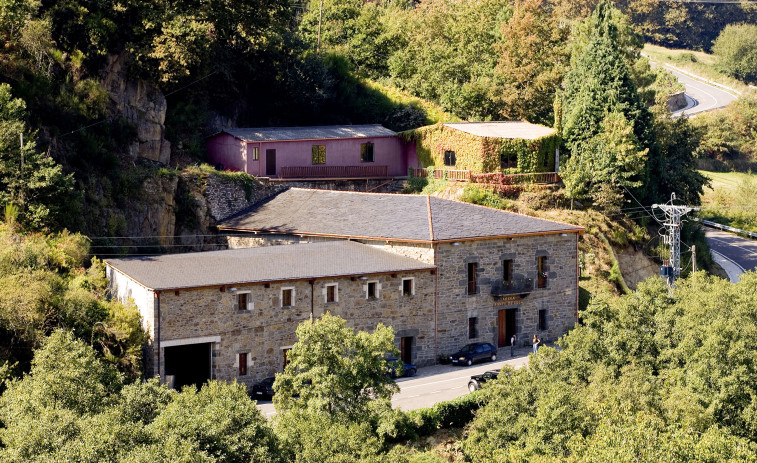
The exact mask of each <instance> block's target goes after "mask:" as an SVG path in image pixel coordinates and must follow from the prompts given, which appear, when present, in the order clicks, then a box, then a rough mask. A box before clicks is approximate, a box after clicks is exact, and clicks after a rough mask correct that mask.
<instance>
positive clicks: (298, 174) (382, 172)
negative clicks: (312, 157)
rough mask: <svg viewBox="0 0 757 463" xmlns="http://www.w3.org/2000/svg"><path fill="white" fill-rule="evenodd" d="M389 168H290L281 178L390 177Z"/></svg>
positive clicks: (283, 170)
mask: <svg viewBox="0 0 757 463" xmlns="http://www.w3.org/2000/svg"><path fill="white" fill-rule="evenodd" d="M388 174H389V167H388V166H297V167H294V166H288V167H282V168H281V175H280V176H281V178H365V177H388V176H389V175H388Z"/></svg>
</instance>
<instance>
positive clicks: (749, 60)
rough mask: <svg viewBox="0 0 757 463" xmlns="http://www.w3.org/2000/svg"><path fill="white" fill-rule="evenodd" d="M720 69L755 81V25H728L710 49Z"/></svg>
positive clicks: (756, 66) (756, 73)
mask: <svg viewBox="0 0 757 463" xmlns="http://www.w3.org/2000/svg"><path fill="white" fill-rule="evenodd" d="M712 51H713V52H714V53H715V55H716V56H717V57H718V65H719V66H720V68H721V69H722V70H723V71H724V72H726V73H728V74H730V75H732V76H734V77H736V78H737V79H744V80H750V81H754V80H756V79H757V25H754V24H729V25H728V26H726V27H725V29H723V31H722V32H721V33H720V35H719V36H718V38H717V39H715V43H714V45H713V47H712Z"/></svg>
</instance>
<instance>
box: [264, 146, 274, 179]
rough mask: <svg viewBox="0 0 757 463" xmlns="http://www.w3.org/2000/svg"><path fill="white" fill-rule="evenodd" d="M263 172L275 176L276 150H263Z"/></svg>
mask: <svg viewBox="0 0 757 463" xmlns="http://www.w3.org/2000/svg"><path fill="white" fill-rule="evenodd" d="M265 174H266V175H267V176H269V177H275V176H276V150H265Z"/></svg>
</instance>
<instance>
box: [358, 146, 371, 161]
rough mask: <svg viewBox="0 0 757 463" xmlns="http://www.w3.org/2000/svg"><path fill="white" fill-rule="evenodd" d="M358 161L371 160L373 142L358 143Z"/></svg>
mask: <svg viewBox="0 0 757 463" xmlns="http://www.w3.org/2000/svg"><path fill="white" fill-rule="evenodd" d="M360 162H373V143H361V144H360Z"/></svg>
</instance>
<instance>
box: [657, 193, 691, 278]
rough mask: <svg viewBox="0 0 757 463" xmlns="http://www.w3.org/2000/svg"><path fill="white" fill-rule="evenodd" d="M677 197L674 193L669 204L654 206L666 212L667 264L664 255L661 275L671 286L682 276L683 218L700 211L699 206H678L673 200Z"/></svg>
mask: <svg viewBox="0 0 757 463" xmlns="http://www.w3.org/2000/svg"><path fill="white" fill-rule="evenodd" d="M675 199H676V195H675V193H673V194H672V196H671V199H670V201H668V203H667V204H654V205H653V206H652V207H653V208H659V209H662V211H663V212H664V213H665V223H663V224H662V225H663V226H664V227H665V228H666V229H667V232H668V233H667V235H663V242H664V243H665V244H666V245H667V246H668V259H667V264H666V262H665V259H664V256H663V263H662V267H661V269H660V275H662V276H665V277H667V279H668V286H670V287H671V288H672V287H673V284H674V282H675V279H676V278H678V277H680V276H681V218H682V217H683V216H684V215H686V214H687V213H689V212H691V211H698V210H699V208H698V207H690V206H676V205H674V204H673V201H674V200H675Z"/></svg>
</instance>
